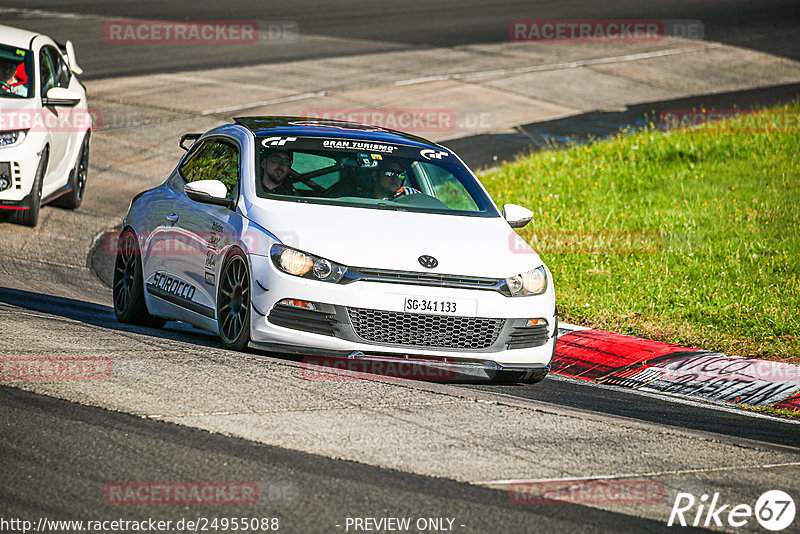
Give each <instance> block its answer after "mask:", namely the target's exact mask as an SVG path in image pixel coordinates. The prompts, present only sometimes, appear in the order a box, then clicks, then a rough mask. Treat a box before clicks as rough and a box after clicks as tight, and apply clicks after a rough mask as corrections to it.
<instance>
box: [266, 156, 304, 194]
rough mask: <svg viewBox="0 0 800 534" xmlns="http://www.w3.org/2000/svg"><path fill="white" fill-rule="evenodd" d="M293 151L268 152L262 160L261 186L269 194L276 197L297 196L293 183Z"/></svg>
mask: <svg viewBox="0 0 800 534" xmlns="http://www.w3.org/2000/svg"><path fill="white" fill-rule="evenodd" d="M292 161H293V157H292V151H291V150H287V149H285V148H276V149H273V150H270V151H269V152H267V153H266V154H265V155H264V157H262V159H261V173H262V174H261V184H262V185H263V186H264V189H265V190H266V191H267V192H268V193H273V194H275V195H296V194H297V192H296V191H295V189H294V186H293V184H292V181H291V180H290V179H289V178H290V176H291V174H292Z"/></svg>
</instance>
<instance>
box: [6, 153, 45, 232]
mask: <svg viewBox="0 0 800 534" xmlns="http://www.w3.org/2000/svg"><path fill="white" fill-rule="evenodd" d="M49 159H50V149H49V147H45V148H44V151H43V152H42V158H41V159H40V160H39V166H38V167H36V176H35V177H34V179H33V185H32V186H31V194H30V195H28V198H27V199H26V200H25V203H24V205H23V207H24V208H27V209H22V210H15V211H14V213H12V214H11V222H14V223H17V224H23V225H25V226H31V227H33V226H36V225H37V224H38V223H39V209H40V208H41V207H42V183H43V182H44V173H45V171H47V162H48V161H49Z"/></svg>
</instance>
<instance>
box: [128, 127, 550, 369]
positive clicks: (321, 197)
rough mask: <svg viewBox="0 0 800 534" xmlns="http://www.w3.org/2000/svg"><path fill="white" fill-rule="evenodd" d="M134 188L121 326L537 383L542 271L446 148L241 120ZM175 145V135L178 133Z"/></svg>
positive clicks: (372, 134) (512, 223) (544, 327)
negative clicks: (147, 184) (180, 327)
mask: <svg viewBox="0 0 800 534" xmlns="http://www.w3.org/2000/svg"><path fill="white" fill-rule="evenodd" d="M187 140H191V141H194V142H193V144H192V146H191V147H190V148H189V149H188V152H187V153H186V155H185V156H184V157H183V158H182V160H181V161H180V163H179V164H178V166H177V167H176V168H175V170H174V171H173V172H172V174H171V175H170V176H169V177H168V178H167V180H166V181H165V182H164V183H163V184H162V185H160V186H158V187H156V188H154V189H150V190H148V191H144V192H142V193H139V194H138V195H136V196H135V197H134V199H133V201H132V202H131V206H130V209H129V211H128V214H127V215H126V216H125V219H124V221H123V226H122V231H121V233H120V237H119V244H118V248H117V251H116V262H115V272H114V307H115V312H116V315H117V317H118V319H119V320H120V321H122V322H126V323H138V324H149V325H157V326H160V325H163V323H164V321H165V320H167V319H170V320H179V321H184V322H187V323H190V324H192V325H194V326H196V327H199V328H202V329H205V330H209V331H212V332H215V333H219V336H220V338H221V339H222V343H223V344H224V345H225V346H226V347H228V348H232V349H236V350H243V349H245V348H246V347H248V346H249V347H251V348H263V349H267V350H272V351H277V352H292V353H300V354H308V355H312V356H328V357H341V358H350V359H358V360H369V361H382V362H392V361H398V360H400V361H406V362H408V361H410V362H412V363H413V362H424V364H425V365H440V366H443V365H446V366H448V368H449V369H455V370H456V371H457V372H458V373H462V372H463V373H465V374H466V375H469V376H473V377H474V376H480V377H482V378H491V379H495V380H498V381H521V382H538V381H539V380H541V379H542V378H544V377H545V376H546V374H547V372H548V369H549V365H550V362H551V360H552V357H553V353H554V349H555V342H556V335H557V311H556V304H555V294H554V289H553V282H552V276H551V274H550V272H549V270H548V269H547V267H546V266H545V265H544V264H543V263H542V261H541V260H540V259H539V256H538V255H537V254H536V253H535V252H534V251H533V250H532V249H531V248H530V247H529V246H528V245H527V244H526V243H524V242H522V241H521V240H520V239H518V238H517V235H516V233H515V232H514V231H513V230H512V228H520V227H522V226H525V225H526V224H527V223H528V222H529V221H530V219H531V217H532V215H533V214H532V213H531V212H530V211H529V210H527V209H525V208H522V207H520V206H515V205H510V204H509V205H505V206H504V207H503V209H502V215H501V211H500V210H498V208H497V207H496V206H495V204H494V203H493V202H492V199H491V198H490V197H489V195H488V194H487V192H486V190H485V189H484V188H483V186H482V185H481V183H480V182H479V181H478V180H477V178H476V177H475V175H474V174H473V173H472V172H471V171H470V170H469V168H468V167H467V166H466V165H465V164H464V163H463V162H462V161H461V160H460V159H459V158H458V156H456V155H455V154H454V153H453V152H451V151H450V150H448V149H447V148H445V147H443V146H440V145H437V144H435V143H431V142H430V141H426V140H425V139H421V138H418V137H415V136H411V135H407V134H403V133H400V132H396V131H390V130H385V129H381V128H376V127H370V126H364V125H359V124H352V123H343V122H336V121H317V120H308V119H302V118H293V117H253V118H241V119H236V120H235V123H234V124H228V125H224V126H220V127H218V128H214V129H213V130H210V131H208V132H206V133H205V134H202V135H201V134H186V135H184V136H183V137H182V138H181V142H180V144H181V146H182V147H184V143H185V142H186V141H187ZM184 148H186V147H184Z"/></svg>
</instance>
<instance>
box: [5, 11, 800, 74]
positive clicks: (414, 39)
mask: <svg viewBox="0 0 800 534" xmlns="http://www.w3.org/2000/svg"><path fill="white" fill-rule="evenodd" d="M2 7H15V8H20V9H23V10H25V11H26V12H25V13H14V12H0V13H2V17H1V18H2V20H3V21H4V23H5V24H10V25H12V26H19V27H26V25H29V24H31V20H33V19H35V20H36V22H35V27H36V28H37V29H38V30H39V31H44V32H45V33H48V34H50V35H52V36H53V37H55V38H57V39H64V40H65V39H68V38H69V39H72V40H73V41H74V42H75V44H76V48H77V52H78V57H79V58H80V60H81V62H82V63H83V65H82V66H83V68H84V69H85V71H86V73H85V75H84V76H83V78H84V79H87V80H88V79H93V78H103V77H108V76H120V75H130V74H136V75H140V74H143V73H155V72H176V71H181V70H198V69H206V68H212V67H233V66H246V65H256V64H263V63H269V62H284V61H296V60H301V59H313V58H323V57H333V56H345V55H352V54H363V53H369V52H380V51H390V50H404V49H424V48H431V47H450V46H460V45H474V44H485V43H495V42H504V41H508V38H509V37H508V25H509V23H510V22H511V21H512V20H516V19H648V20H652V19H668V20H699V21H700V22H701V23H702V24H703V27H704V38H705V39H706V40H709V41H717V42H722V43H726V44H733V45H737V46H742V47H745V48H752V49H754V50H760V51H763V52H768V53H770V54H775V55H779V56H783V57H788V58H794V59H797V58H800V42H798V40H797V28H798V27H800V4H798V3H797V2H796V1H794V0H760V1H758V2H752V1H748V0H672V1H661V0H648V1H635V0H611V1H606V2H596V1H591V0H572V1H569V0H565V1H561V0H544V1H543V0H538V1H530V0H528V1H525V0H506V1H503V2H486V1H482V0H447V1H441V2H428V1H424V0H411V1H406V2H396V1H394V0H360V1H354V0H349V1H341V2H330V3H321V2H315V1H313V0H295V1H292V2H275V1H270V2H255V1H249V0H229V1H225V2H219V1H215V0H197V1H186V0H181V1H170V2H164V1H153V0H149V1H138V0H127V1H120V2H111V1H93V0H69V1H67V0H4V1H3V2H2ZM37 9H38V10H41V11H44V12H45V13H46V18H47V19H48V20H47V21H44V22H43V21H41V20H39V19H40V18H41V17H38V16H37V15H36V14H35V13H31V11H32V10H37ZM57 14H62V16H57ZM120 18H133V19H141V20H195V21H197V20H217V21H220V20H221V21H224V20H256V21H259V22H261V23H264V24H269V23H271V22H273V23H274V22H291V23H293V24H296V25H297V30H298V32H299V36H300V40H298V41H282V40H273V41H269V40H266V41H262V42H259V43H258V44H256V45H249V44H248V45H233V44H228V45H219V46H203V47H201V50H200V51H198V48H197V47H193V46H177V45H173V46H164V45H150V44H137V45H135V46H125V45H119V44H115V45H110V46H108V45H106V46H103V45H104V44H105V43H103V28H104V25H105V24H106V23H107V22H109V21H113V20H118V19H120ZM132 48H135V52H132V51H131V49H132Z"/></svg>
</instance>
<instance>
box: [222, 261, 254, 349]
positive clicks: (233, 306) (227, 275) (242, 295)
mask: <svg viewBox="0 0 800 534" xmlns="http://www.w3.org/2000/svg"><path fill="white" fill-rule="evenodd" d="M219 279H220V283H219V291H218V293H217V323H218V324H219V337H220V338H221V339H222V344H223V345H225V347H226V348H228V349H231V350H239V351H241V350H244V349H245V348H246V347H247V344H248V343H249V342H250V270H249V268H248V266H247V258H246V257H245V255H244V253H243V252H242V251H241V250H238V249H237V250H234V251H232V252H231V253H230V254H228V257H227V258H225V263H224V264H223V265H222V272H221V273H220V277H219Z"/></svg>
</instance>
